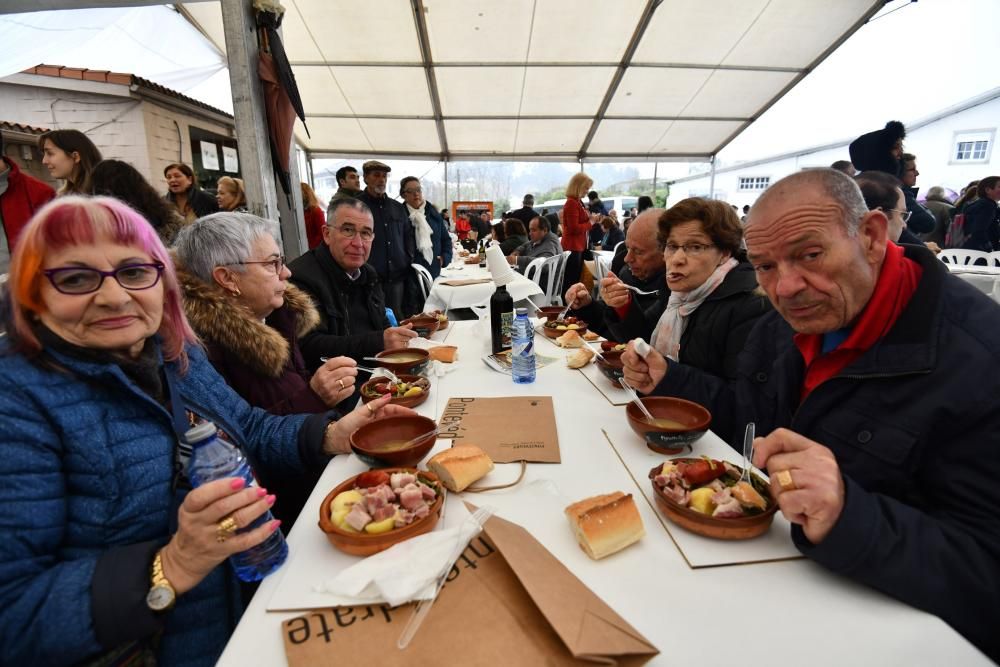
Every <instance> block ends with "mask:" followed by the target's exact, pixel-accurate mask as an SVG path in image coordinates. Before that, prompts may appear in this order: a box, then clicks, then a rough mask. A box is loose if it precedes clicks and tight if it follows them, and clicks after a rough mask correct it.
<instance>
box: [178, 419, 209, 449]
mask: <svg viewBox="0 0 1000 667" xmlns="http://www.w3.org/2000/svg"><path fill="white" fill-rule="evenodd" d="M215 432H216V429H215V424H213V423H212V422H202V423H201V424H198V425H197V426H192V427H191V428H189V429H188V430H187V431H186V432H185V433H184V439H185V440H187V443H188V444H189V445H195V444H197V443H199V442H201V441H202V440H207V439H208V438H210V437H211V436H213V435H215Z"/></svg>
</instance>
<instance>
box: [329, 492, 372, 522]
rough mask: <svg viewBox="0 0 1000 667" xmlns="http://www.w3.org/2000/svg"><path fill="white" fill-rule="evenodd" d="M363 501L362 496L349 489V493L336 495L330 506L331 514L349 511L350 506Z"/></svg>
mask: <svg viewBox="0 0 1000 667" xmlns="http://www.w3.org/2000/svg"><path fill="white" fill-rule="evenodd" d="M362 500H364V496H362V495H361V492H360V491H358V490H357V489H351V490H350V491H344V492H343V493H338V494H337V497H336V498H334V499H333V502H332V503H331V505H330V509H331V510H332V512H336V511H338V510H342V509H348V510H350V509H351V505H353V504H355V503H360V502H361V501H362ZM334 523H336V522H334Z"/></svg>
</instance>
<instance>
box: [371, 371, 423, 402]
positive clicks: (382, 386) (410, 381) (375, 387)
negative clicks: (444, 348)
mask: <svg viewBox="0 0 1000 667" xmlns="http://www.w3.org/2000/svg"><path fill="white" fill-rule="evenodd" d="M397 377H399V379H400V380H402V381H403V382H404V383H405V384H407V385H409V386H408V387H407V390H406V391H410V390H412V389H413V388H414V385H416V388H418V389H420V392H412V391H410V393H411V394H412V395H410V396H406V395H405V391H404V395H403V396H396V395H395V394H396V393H398V387H397V385H395V383H393V382H392V381H390V380H389V378H384V377H377V378H372V379H371V380H369V381H368V382H365V383H364V384H363V385H361V400H362V401H363V402H365V403H368V402H370V401H374V400H375V399H377V398H381V397H382V395H383V394H385V393H388V392H387V391H386V390H388V391H391V392H393V397H392V398H390V399H389V402H390V403H392V404H393V405H402V406H403V407H405V408H415V407H417V406H418V405H420V404H421V403H423V402H424V401H426V400H427V395H428V394H429V393H430V390H431V381H430V380H428V379H427V378H425V377H423V376H421V375H406V374H405V373H404V374H403V375H399V376H397Z"/></svg>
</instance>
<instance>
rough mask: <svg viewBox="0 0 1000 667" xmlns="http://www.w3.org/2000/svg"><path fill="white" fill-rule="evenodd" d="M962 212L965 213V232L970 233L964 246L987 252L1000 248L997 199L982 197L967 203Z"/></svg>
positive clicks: (999, 220)
mask: <svg viewBox="0 0 1000 667" xmlns="http://www.w3.org/2000/svg"><path fill="white" fill-rule="evenodd" d="M962 213H964V214H965V233H966V234H968V235H969V238H968V240H967V241H966V242H965V244H964V245H963V246H962V247H963V248H967V249H969V250H984V251H986V252H990V251H992V250H1000V208H998V207H997V203H996V202H995V201H993V200H992V199H989V198H987V197H980V198H979V199H977V200H976V201H974V202H972V203H971V204H967V205H966V206H965V208H964V209H962Z"/></svg>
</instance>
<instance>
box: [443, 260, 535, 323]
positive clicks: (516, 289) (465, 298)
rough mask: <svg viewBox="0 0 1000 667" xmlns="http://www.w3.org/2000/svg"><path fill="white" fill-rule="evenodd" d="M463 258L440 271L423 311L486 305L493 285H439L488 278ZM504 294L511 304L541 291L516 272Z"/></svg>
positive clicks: (482, 269)
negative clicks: (446, 282)
mask: <svg viewBox="0 0 1000 667" xmlns="http://www.w3.org/2000/svg"><path fill="white" fill-rule="evenodd" d="M462 262H463V258H459V259H458V260H456V262H453V263H452V264H450V265H449V266H446V267H444V268H443V269H442V270H441V275H440V276H439V277H438V279H437V280H435V281H434V284H433V285H432V286H431V291H430V294H428V295H427V301H426V302H425V303H424V311H425V312H426V311H430V310H442V311H448V310H452V309H454V308H471V307H472V306H483V305H487V304H489V301H490V297H491V296H493V292H495V291H496V285H495V284H494V283H493V281H492V280H491V281H490V282H485V283H479V284H477V285H463V286H461V287H452V286H450V285H444V284H442V281H444V280H476V279H483V278H490V272H489V271H487V270H486V269H485V268H482V267H480V266H479V265H478V264H464V263H462ZM507 291H508V292H510V295H511V297H513V299H514V301H521V300H522V299H527V298H529V297H532V296H536V295H538V294H541V293H542V288H541V287H539V286H538V284H537V283H535V282H533V281H531V280H528V279H527V278H525V277H524V276H523V275H521V274H520V273H515V275H514V280H513V281H511V282H510V283H508V284H507Z"/></svg>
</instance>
